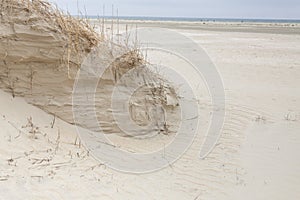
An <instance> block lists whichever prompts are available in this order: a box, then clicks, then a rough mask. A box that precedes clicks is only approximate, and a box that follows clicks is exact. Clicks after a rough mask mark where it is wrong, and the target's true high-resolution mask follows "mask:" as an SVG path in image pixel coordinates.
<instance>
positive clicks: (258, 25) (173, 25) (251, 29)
mask: <svg viewBox="0 0 300 200" xmlns="http://www.w3.org/2000/svg"><path fill="white" fill-rule="evenodd" d="M89 21H90V23H91V24H92V25H98V24H99V23H102V19H89ZM111 22H112V19H105V24H106V27H109V26H110V24H111ZM113 22H114V24H117V23H119V25H120V26H126V25H128V26H129V28H131V27H135V26H137V27H138V28H149V27H156V28H168V29H175V30H176V29H177V30H194V31H214V32H216V31H217V32H220V31H221V32H245V33H269V34H288V35H290V34H292V35H298V34H300V23H299V24H298V23H296V24H295V23H263V22H219V21H215V22H213V21H209V22H188V21H151V20H129V19H128V20H127V19H126V20H125V19H119V20H117V19H114V20H113Z"/></svg>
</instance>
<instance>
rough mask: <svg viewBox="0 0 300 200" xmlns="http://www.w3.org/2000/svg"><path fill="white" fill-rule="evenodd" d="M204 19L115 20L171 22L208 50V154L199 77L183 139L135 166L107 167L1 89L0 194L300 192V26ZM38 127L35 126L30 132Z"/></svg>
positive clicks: (236, 195)
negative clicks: (214, 83) (161, 163)
mask: <svg viewBox="0 0 300 200" xmlns="http://www.w3.org/2000/svg"><path fill="white" fill-rule="evenodd" d="M92 23H95V22H92ZM108 23H109V22H108ZM204 23H205V22H201V23H188V22H159V21H155V22H154V21H153V22H146V21H143V22H142V21H121V22H120V30H125V25H126V24H128V27H129V28H133V29H134V28H135V24H137V26H138V28H143V27H146V28H154V27H156V28H168V29H172V30H173V31H176V32H178V33H180V34H182V35H184V36H186V37H188V38H190V39H192V40H193V41H194V42H195V43H196V44H198V45H199V46H200V47H201V48H202V49H203V50H204V51H205V52H206V53H207V55H208V57H209V58H210V60H211V61H212V62H213V63H214V65H215V66H216V68H217V70H218V71H219V74H220V76H221V78H222V81H223V84H224V88H225V102H226V110H225V113H226V114H225V122H224V126H223V129H222V131H221V137H220V139H219V141H218V143H217V145H216V147H215V148H214V149H213V151H212V152H211V154H209V155H208V156H207V157H206V158H205V159H203V160H201V159H199V147H200V146H201V145H202V143H203V140H204V139H205V133H206V130H207V129H208V127H209V124H210V121H209V117H210V113H211V109H212V108H211V102H210V96H209V92H208V91H207V90H206V89H205V87H203V88H202V86H200V89H199V91H201V92H200V93H199V98H198V103H199V110H200V112H201V113H202V114H203V115H202V116H203V118H201V119H200V122H199V133H198V134H197V137H196V138H195V140H194V141H193V144H192V145H191V147H190V148H189V149H188V151H187V152H186V153H185V154H184V155H183V156H182V157H181V158H180V159H179V160H177V161H176V162H175V163H173V164H172V165H170V166H168V167H166V168H164V169H162V170H159V171H156V172H153V173H147V174H140V175H136V174H131V173H122V172H118V171H116V170H113V169H110V168H109V167H107V166H106V165H105V163H102V162H101V161H99V160H97V159H95V158H94V157H93V156H92V155H90V153H89V151H88V150H87V149H86V147H85V146H84V142H82V143H81V142H80V141H79V139H78V135H77V131H76V128H75V127H74V126H73V125H71V124H68V123H66V122H64V121H62V120H60V119H58V118H57V119H56V120H55V123H54V122H53V121H54V118H53V115H51V114H47V113H46V112H44V111H42V110H41V109H39V108H37V107H34V106H33V105H30V104H28V103H27V102H26V101H25V100H24V99H23V98H20V97H15V98H13V97H12V95H11V94H8V93H5V92H3V91H0V127H1V131H0V199H1V200H8V199H30V200H33V199H44V200H46V199H101V200H104V199H131V200H132V199H187V200H189V199H190V200H214V199H215V200H220V199H228V200H233V199H236V200H240V199H243V200H246V199H249V200H253V199H255V200H260V199H261V200H263V199H272V200H282V199H289V200H298V199H300V192H299V188H300V159H299V157H300V90H299V85H300V60H299V55H300V25H299V24H266V23H230V22H226V23H225V22H206V23H205V24H204ZM170 42H173V43H176V42H177V41H170ZM190 51H193V49H190ZM155 55H156V54H155ZM159 56H160V55H157V58H158V59H163V57H162V58H159ZM169 63H170V64H172V65H174V66H178V65H180V63H178V62H176V60H174V61H172V60H170V61H169ZM178 67H180V66H178ZM188 73H189V72H187V74H188ZM204 85H205V84H204ZM202 89H203V90H202ZM36 127H38V130H39V133H41V134H37V136H36V137H37V138H33V137H35V135H34V136H32V130H33V129H35V128H36ZM109 137H110V138H111V140H112V141H115V142H116V143H117V144H118V145H119V146H121V147H124V148H125V149H126V148H127V149H131V150H138V149H142V150H143V149H152V148H154V147H153V143H155V144H160V142H162V141H163V139H164V138H165V137H166V136H163V137H164V138H163V139H161V138H159V139H157V140H155V139H151V140H150V141H148V142H147V141H146V142H139V141H131V140H130V139H128V138H122V137H121V136H116V135H110V136H109Z"/></svg>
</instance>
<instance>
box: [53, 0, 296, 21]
mask: <svg viewBox="0 0 300 200" xmlns="http://www.w3.org/2000/svg"><path fill="white" fill-rule="evenodd" d="M50 1H52V2H55V3H56V4H57V5H58V7H60V8H62V9H63V10H68V11H69V12H70V13H71V14H74V15H76V14H77V13H78V12H77V0H50ZM112 4H113V5H114V7H115V8H118V10H119V15H120V16H151V17H199V18H255V19H300V0H78V5H79V6H78V7H79V9H80V10H81V12H82V13H84V7H85V8H86V10H87V13H88V15H100V16H102V7H103V5H105V6H106V15H111V12H112V11H111V10H112V8H111V6H112Z"/></svg>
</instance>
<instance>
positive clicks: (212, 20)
mask: <svg viewBox="0 0 300 200" xmlns="http://www.w3.org/2000/svg"><path fill="white" fill-rule="evenodd" d="M87 17H88V18H90V19H98V18H102V17H101V16H100V17H98V16H87ZM104 18H105V19H112V18H113V17H110V16H106V17H104ZM115 18H116V17H114V19H115ZM118 18H119V19H123V20H145V21H184V22H254V23H300V20H292V19H230V18H228V19H226V18H187V17H124V16H121V17H118Z"/></svg>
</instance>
